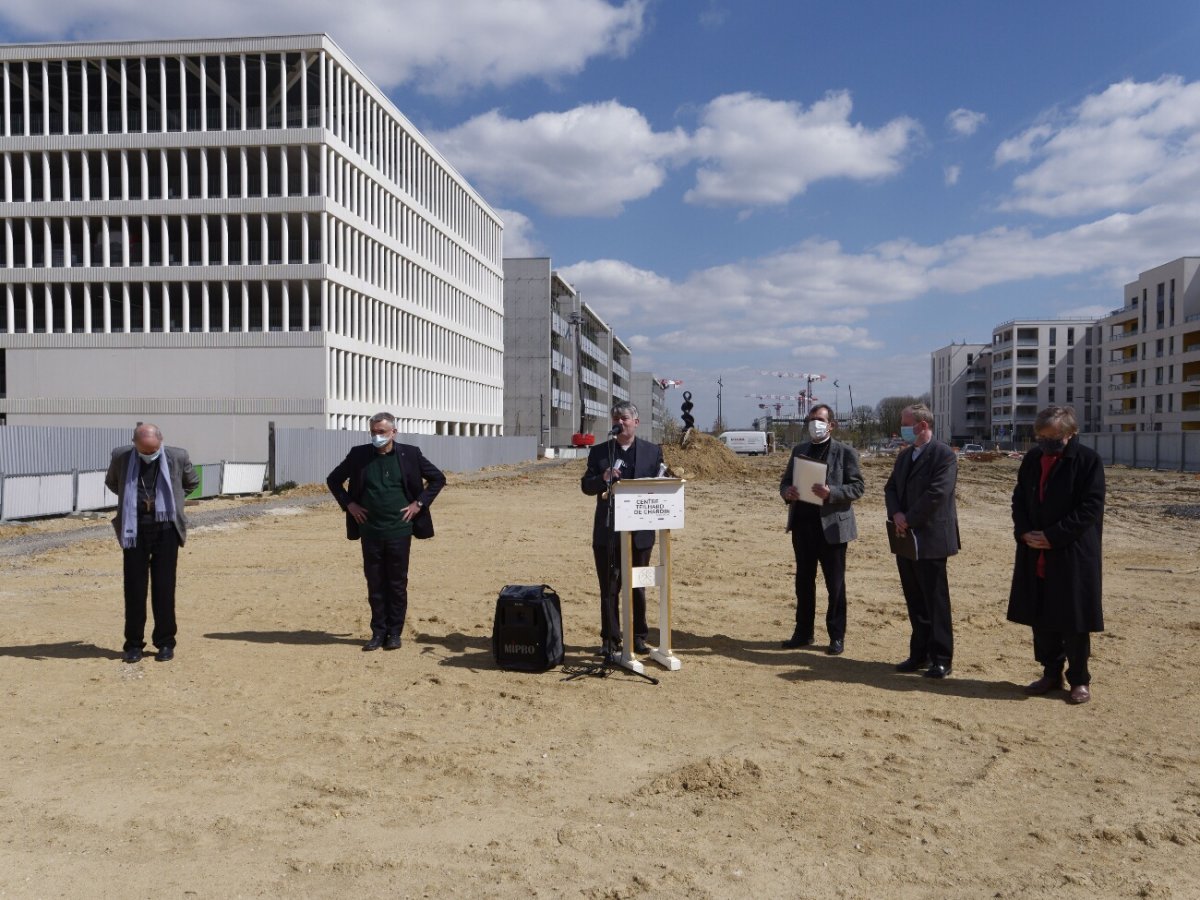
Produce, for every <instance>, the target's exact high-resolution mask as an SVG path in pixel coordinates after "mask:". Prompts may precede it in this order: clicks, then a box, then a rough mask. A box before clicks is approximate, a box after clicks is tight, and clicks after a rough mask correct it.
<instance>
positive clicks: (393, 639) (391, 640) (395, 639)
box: [383, 634, 400, 650]
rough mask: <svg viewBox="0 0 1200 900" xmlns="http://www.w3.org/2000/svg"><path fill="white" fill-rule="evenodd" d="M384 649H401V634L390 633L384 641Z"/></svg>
mask: <svg viewBox="0 0 1200 900" xmlns="http://www.w3.org/2000/svg"><path fill="white" fill-rule="evenodd" d="M383 649H384V650H399V649H400V635H398V634H389V635H388V636H387V637H386V638H385V639H384V641H383Z"/></svg>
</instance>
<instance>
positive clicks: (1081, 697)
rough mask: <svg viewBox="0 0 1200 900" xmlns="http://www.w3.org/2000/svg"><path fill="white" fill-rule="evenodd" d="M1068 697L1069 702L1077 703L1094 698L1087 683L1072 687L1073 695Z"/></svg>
mask: <svg viewBox="0 0 1200 900" xmlns="http://www.w3.org/2000/svg"><path fill="white" fill-rule="evenodd" d="M1067 699H1068V702H1070V703H1074V704H1076V705H1079V704H1080V703H1087V702H1088V701H1089V700H1091V699H1092V692H1091V691H1089V690H1088V686H1087V685H1086V684H1077V685H1075V687H1073V688H1071V696H1070V697H1069V698H1067Z"/></svg>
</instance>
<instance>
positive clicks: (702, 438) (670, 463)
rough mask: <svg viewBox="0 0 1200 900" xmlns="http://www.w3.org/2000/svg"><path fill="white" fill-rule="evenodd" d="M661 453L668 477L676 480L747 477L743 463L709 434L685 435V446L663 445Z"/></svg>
mask: <svg viewBox="0 0 1200 900" xmlns="http://www.w3.org/2000/svg"><path fill="white" fill-rule="evenodd" d="M662 451H663V459H664V460H665V461H666V463H667V467H668V468H669V469H670V470H671V474H672V475H676V476H678V477H679V478H687V479H689V480H692V481H695V480H696V479H701V478H713V479H723V478H731V477H733V476H736V475H740V476H746V475H748V474H749V468H748V467H747V466H746V463H745V462H744V461H742V460H741V459H738V456H737V454H736V453H734V452H733V451H732V450H730V449H729V448H728V447H726V446H725V445H724V444H722V443H721V442H720V441H719V440H717V439H716V438H715V437H713V436H712V435H711V434H702V433H700V432H698V431H693V432H691V433H690V434H689V435H688V439H687V446H684V447H681V446H679V444H675V443H664V444H663V445H662Z"/></svg>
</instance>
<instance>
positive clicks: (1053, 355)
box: [1050, 328, 1058, 366]
mask: <svg viewBox="0 0 1200 900" xmlns="http://www.w3.org/2000/svg"><path fill="white" fill-rule="evenodd" d="M1050 330H1051V331H1053V330H1054V329H1053V328H1052V329H1050ZM1051 343H1054V342H1053V341H1051ZM1057 362H1058V351H1057V350H1051V351H1050V365H1052V366H1053V365H1055V364H1056V363H1057Z"/></svg>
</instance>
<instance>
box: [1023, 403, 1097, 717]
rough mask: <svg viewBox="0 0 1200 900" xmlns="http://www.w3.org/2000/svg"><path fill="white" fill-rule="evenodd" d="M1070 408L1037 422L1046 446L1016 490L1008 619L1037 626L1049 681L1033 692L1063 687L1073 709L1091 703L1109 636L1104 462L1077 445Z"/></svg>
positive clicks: (1033, 456) (1030, 460)
mask: <svg viewBox="0 0 1200 900" xmlns="http://www.w3.org/2000/svg"><path fill="white" fill-rule="evenodd" d="M1078 431H1079V427H1078V424H1077V422H1076V419H1075V411H1074V410H1073V409H1072V408H1071V407H1069V406H1048V407H1046V408H1045V409H1043V410H1042V411H1041V412H1040V413H1038V415H1037V418H1036V419H1035V420H1034V432H1035V434H1036V435H1037V442H1038V446H1037V447H1036V448H1034V449H1033V450H1031V451H1030V452H1028V453H1026V454H1025V459H1024V460H1023V461H1022V463H1021V469H1020V471H1019V472H1018V473H1017V486H1016V487H1015V488H1014V489H1013V496H1012V517H1013V536H1014V537H1015V538H1016V541H1017V557H1016V562H1015V563H1014V565H1013V578H1012V590H1011V592H1010V593H1009V599H1008V619H1009V621H1012V622H1018V623H1020V624H1022V625H1029V626H1031V627H1032V628H1033V655H1034V658H1035V659H1036V660H1037V661H1038V662H1039V663H1041V664H1042V677H1041V678H1039V679H1038V680H1037V681H1035V682H1033V683H1032V684H1030V685H1028V686H1027V687H1026V688H1025V693H1026V694H1029V695H1030V696H1042V695H1044V694H1048V693H1050V692H1051V691H1056V690H1059V689H1060V688H1062V682H1063V666H1064V664H1065V665H1066V667H1067V671H1066V675H1067V683H1068V684H1069V685H1070V688H1071V693H1070V695H1069V700H1070V702H1071V703H1087V702H1088V700H1090V699H1091V687H1090V686H1091V681H1092V676H1091V673H1090V672H1089V671H1088V657H1089V656H1090V655H1091V632H1093V631H1103V630H1104V609H1103V605H1102V602H1101V588H1102V584H1101V571H1100V570H1101V563H1102V560H1103V553H1102V535H1103V525H1104V464H1103V463H1102V462H1101V461H1100V457H1099V455H1098V454H1097V453H1096V451H1094V450H1092V449H1091V448H1090V447H1084V446H1082V445H1081V444H1080V443H1079V441H1077V440H1076V439H1075V436H1076V434H1077V433H1078Z"/></svg>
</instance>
